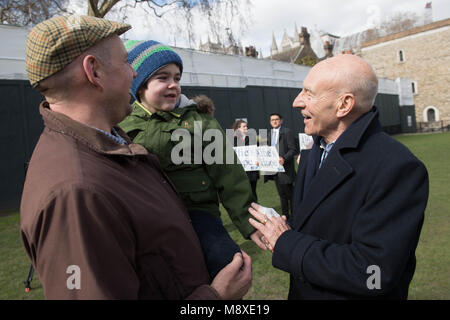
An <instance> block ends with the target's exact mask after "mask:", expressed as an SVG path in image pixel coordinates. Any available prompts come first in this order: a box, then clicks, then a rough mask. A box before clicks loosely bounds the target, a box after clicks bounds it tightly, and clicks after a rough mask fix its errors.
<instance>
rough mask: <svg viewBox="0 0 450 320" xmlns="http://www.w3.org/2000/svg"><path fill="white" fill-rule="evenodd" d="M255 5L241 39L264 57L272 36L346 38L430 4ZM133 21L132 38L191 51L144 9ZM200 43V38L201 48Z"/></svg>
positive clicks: (437, 14)
mask: <svg viewBox="0 0 450 320" xmlns="http://www.w3.org/2000/svg"><path fill="white" fill-rule="evenodd" d="M73 1H76V0H73ZM84 1H85V0H84ZM251 2H252V8H251V12H252V23H251V24H250V26H249V29H248V31H247V32H246V33H245V34H244V35H243V36H241V37H240V40H241V43H242V45H243V46H249V45H254V46H255V47H256V49H257V50H258V51H259V50H262V51H263V56H264V57H267V56H268V55H269V52H270V46H271V44H272V32H273V33H274V34H275V39H276V41H277V44H278V46H279V45H280V42H281V38H282V36H283V32H284V30H285V29H286V31H287V33H288V35H289V36H292V35H293V31H294V25H295V24H297V27H298V30H299V31H300V29H301V27H302V26H304V27H307V28H308V30H310V31H312V30H321V31H326V32H329V33H331V34H334V35H337V36H341V37H342V36H346V35H350V34H353V33H356V32H359V31H363V30H365V29H368V28H370V27H372V26H374V24H376V23H377V22H378V21H379V20H380V19H382V18H385V17H387V16H392V15H393V14H395V13H399V12H408V11H409V12H414V13H416V14H417V15H419V16H423V15H424V12H425V4H426V3H427V1H424V0H395V1H394V0H251ZM79 13H83V12H79ZM432 13H433V20H434V21H438V20H442V19H447V18H449V17H450V2H449V0H433V1H432ZM129 16H130V17H132V19H128V20H127V22H128V23H130V24H131V25H132V26H133V29H132V30H130V31H128V32H127V34H126V36H127V38H129V39H136V40H147V39H153V40H158V41H161V42H164V43H166V44H169V45H172V46H173V45H175V44H176V46H178V47H187V46H188V43H187V41H186V39H185V38H186V37H185V36H183V33H182V32H180V31H178V32H177V31H176V30H174V29H173V27H172V25H171V24H170V23H163V22H161V21H158V20H157V19H154V16H152V15H151V14H147V13H145V12H143V11H142V10H140V11H134V12H132V13H131V14H129ZM106 18H110V19H114V18H116V17H112V16H107V17H106ZM116 19H117V18H116ZM155 21H156V22H155ZM199 28H200V29H201V30H202V31H200V34H202V36H201V38H202V40H203V42H205V41H206V39H207V34H206V33H207V31H208V30H207V26H205V25H203V26H199ZM199 40H200V39H199V38H197V43H198V41H199ZM197 46H198V44H197ZM197 46H196V48H197Z"/></svg>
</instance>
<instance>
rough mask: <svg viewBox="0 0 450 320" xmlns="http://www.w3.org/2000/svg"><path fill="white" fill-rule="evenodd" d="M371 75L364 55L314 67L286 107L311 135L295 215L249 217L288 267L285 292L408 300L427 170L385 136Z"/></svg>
mask: <svg viewBox="0 0 450 320" xmlns="http://www.w3.org/2000/svg"><path fill="white" fill-rule="evenodd" d="M377 88H378V80H377V78H376V76H375V74H374V72H373V70H372V68H371V67H370V66H369V65H368V64H367V63H366V62H365V61H364V60H363V59H361V58H359V57H357V56H353V55H341V56H337V57H334V58H330V59H326V60H324V61H322V62H320V63H318V64H317V65H315V66H314V67H313V68H312V69H311V71H310V73H309V74H308V76H307V77H306V79H305V80H304V82H303V90H302V92H301V93H300V94H299V95H298V96H297V98H296V99H295V101H294V103H293V106H294V107H296V108H300V109H301V112H302V115H303V117H304V122H305V132H306V133H307V134H310V135H313V136H314V141H315V143H314V145H313V148H312V149H311V150H307V151H306V150H305V151H302V153H301V160H300V166H299V169H298V174H297V179H296V184H295V190H294V199H293V206H294V213H293V217H292V219H290V220H289V223H287V222H286V218H285V217H271V218H267V217H266V216H265V215H263V214H262V213H261V212H260V211H258V205H257V204H254V205H253V209H249V211H250V212H251V213H252V214H253V215H254V217H255V218H256V219H257V220H258V221H259V222H257V221H256V220H254V219H251V223H252V224H253V225H254V226H255V227H256V228H258V229H259V230H260V231H261V232H262V233H263V234H264V239H265V241H266V245H267V247H268V248H269V249H271V250H272V251H273V258H272V263H273V265H274V266H275V267H276V268H279V269H281V270H284V271H286V272H288V273H290V276H291V277H290V290H289V299H406V298H407V296H408V287H409V284H410V282H411V279H412V277H413V275H414V271H415V266H416V258H415V250H416V247H417V243H418V240H419V236H420V231H421V228H422V223H423V219H424V211H425V208H426V204H427V200H428V175H427V170H426V168H425V167H424V165H423V164H422V162H420V161H419V160H418V159H417V158H416V157H415V156H414V155H413V154H412V153H411V152H410V151H409V150H408V149H407V148H406V147H405V146H404V145H402V144H401V143H399V142H397V141H396V140H394V139H392V138H391V137H389V136H388V135H387V134H385V133H384V132H383V130H382V128H381V125H380V122H379V120H378V110H377V108H376V107H373V103H374V100H375V96H376V93H377Z"/></svg>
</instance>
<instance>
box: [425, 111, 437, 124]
mask: <svg viewBox="0 0 450 320" xmlns="http://www.w3.org/2000/svg"><path fill="white" fill-rule="evenodd" d="M427 118H428V122H435V121H436V113H435V111H434V110H433V109H428V111H427Z"/></svg>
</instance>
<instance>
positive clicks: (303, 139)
mask: <svg viewBox="0 0 450 320" xmlns="http://www.w3.org/2000/svg"><path fill="white" fill-rule="evenodd" d="M298 143H299V145H300V151H302V150H307V149H311V148H312V146H313V143H314V140H313V138H312V137H311V136H309V135H307V134H306V133H299V134H298Z"/></svg>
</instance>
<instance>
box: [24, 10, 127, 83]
mask: <svg viewBox="0 0 450 320" xmlns="http://www.w3.org/2000/svg"><path fill="white" fill-rule="evenodd" d="M129 29H131V26H130V25H129V24H125V23H119V22H114V21H109V20H105V19H100V18H95V17H90V16H79V15H71V16H66V17H54V18H51V19H49V20H45V21H43V22H41V23H39V24H38V25H36V26H35V27H34V28H32V29H31V30H30V32H29V34H28V37H27V45H26V58H25V60H26V68H27V73H28V79H29V80H30V83H31V85H32V86H33V87H36V86H37V85H38V83H39V81H41V80H43V79H45V78H47V77H49V76H51V75H52V74H54V73H56V72H58V71H60V70H62V69H63V68H64V67H65V66H66V65H68V64H69V63H71V62H72V61H73V60H75V59H76V58H77V57H79V56H80V55H81V54H82V53H83V52H84V51H86V50H87V49H89V48H90V47H92V46H94V45H95V44H96V43H98V42H99V41H101V40H103V39H105V38H106V37H108V36H110V35H112V34H114V33H115V34H117V35H120V34H122V33H124V32H126V31H127V30H129Z"/></svg>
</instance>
